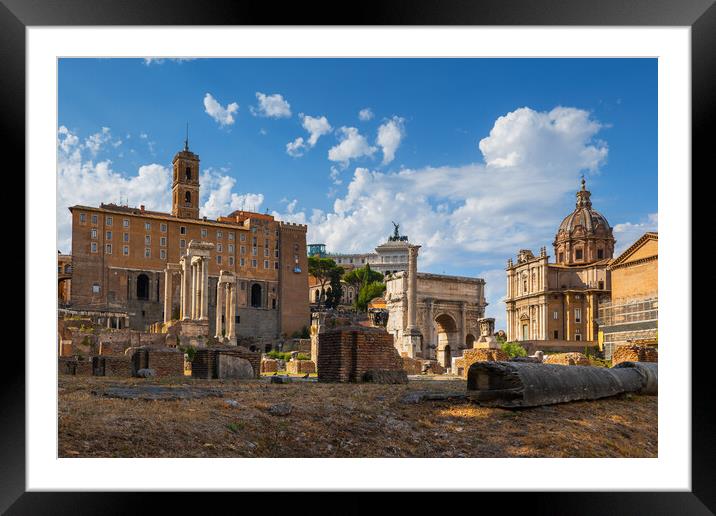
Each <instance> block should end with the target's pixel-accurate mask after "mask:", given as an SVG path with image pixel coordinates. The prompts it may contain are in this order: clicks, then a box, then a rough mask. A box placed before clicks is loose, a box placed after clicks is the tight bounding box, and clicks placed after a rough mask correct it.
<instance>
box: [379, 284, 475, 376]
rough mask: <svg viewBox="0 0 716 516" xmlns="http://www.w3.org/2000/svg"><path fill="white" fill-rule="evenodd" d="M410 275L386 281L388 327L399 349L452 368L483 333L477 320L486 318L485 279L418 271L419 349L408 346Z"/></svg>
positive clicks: (416, 296) (417, 320)
mask: <svg viewBox="0 0 716 516" xmlns="http://www.w3.org/2000/svg"><path fill="white" fill-rule="evenodd" d="M408 276H409V274H408V273H407V272H398V273H396V274H394V275H393V276H392V277H391V278H390V279H387V280H386V291H385V295H384V297H385V300H386V307H387V310H388V322H387V325H386V330H387V331H388V332H389V333H391V334H392V335H393V337H394V343H395V346H396V348H397V349H398V352H400V353H401V354H405V355H407V356H410V357H413V356H419V357H421V358H424V359H433V360H437V361H438V362H439V363H440V365H441V366H443V367H450V365H451V363H452V358H453V357H459V356H461V355H462V351H463V350H464V349H468V348H472V347H473V345H474V342H475V340H476V339H477V338H478V337H479V336H480V328H479V323H478V320H479V319H482V318H483V317H485V308H486V307H487V302H486V301H485V280H483V279H481V278H468V277H463V276H446V275H442V274H428V273H417V274H416V286H415V298H416V301H417V303H416V307H415V311H416V313H415V319H416V323H415V324H416V326H417V329H418V331H419V336H420V339H419V342H420V344H419V348H418V349H416V350H415V351H414V353H413V350H410V349H407V347H406V342H407V341H408V339H406V333H407V331H408V326H409V320H408V319H409V306H408V305H409V296H408V289H409V281H408Z"/></svg>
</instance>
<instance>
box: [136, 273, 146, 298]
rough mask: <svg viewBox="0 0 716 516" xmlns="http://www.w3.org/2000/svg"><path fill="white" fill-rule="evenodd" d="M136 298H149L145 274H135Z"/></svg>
mask: <svg viewBox="0 0 716 516" xmlns="http://www.w3.org/2000/svg"><path fill="white" fill-rule="evenodd" d="M137 299H149V278H148V277H147V275H146V274H140V275H139V276H137Z"/></svg>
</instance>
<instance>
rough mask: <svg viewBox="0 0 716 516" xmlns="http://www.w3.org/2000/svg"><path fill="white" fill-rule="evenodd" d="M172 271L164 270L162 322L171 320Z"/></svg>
mask: <svg viewBox="0 0 716 516" xmlns="http://www.w3.org/2000/svg"><path fill="white" fill-rule="evenodd" d="M173 275H174V271H172V270H169V269H164V322H169V321H171V320H172V276H173Z"/></svg>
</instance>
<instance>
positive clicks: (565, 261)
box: [505, 179, 615, 347]
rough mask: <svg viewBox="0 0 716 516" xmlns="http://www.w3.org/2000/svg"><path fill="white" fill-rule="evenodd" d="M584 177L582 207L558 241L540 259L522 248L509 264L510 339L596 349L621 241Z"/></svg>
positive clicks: (579, 198)
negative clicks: (612, 266) (596, 206)
mask: <svg viewBox="0 0 716 516" xmlns="http://www.w3.org/2000/svg"><path fill="white" fill-rule="evenodd" d="M590 197H591V193H590V192H589V191H588V190H587V189H586V184H585V181H584V179H582V187H581V189H580V190H579V191H578V192H577V202H576V207H575V209H574V211H573V212H572V213H570V214H569V215H567V217H565V218H564V220H563V221H562V223H561V224H560V226H559V229H558V230H557V233H556V235H555V239H554V241H553V243H552V246H553V249H554V256H555V261H554V262H550V257H549V256H548V254H547V249H546V247H542V248H541V249H540V250H539V253H538V255H536V256H535V255H534V254H533V252H532V251H531V250H529V249H522V250H520V252H519V253H518V255H517V260H516V261H515V262H513V260H512V259H509V260H508V261H507V269H506V270H507V294H506V296H505V305H506V310H507V328H506V330H507V340H508V341H520V342H525V343H527V342H535V341H536V342H539V343H540V345H541V346H542V347H550V346H554V347H562V346H570V345H572V346H576V345H579V346H585V345H586V346H595V345H596V344H597V340H598V328H597V318H598V314H599V306H600V304H601V303H604V302H607V301H609V299H610V294H611V275H610V270H609V268H608V266H609V262H610V260H611V258H612V257H613V255H614V244H615V239H614V236H613V234H612V228H611V226H610V225H609V222H608V221H607V219H606V218H605V217H604V216H603V215H602V214H600V213H599V212H597V211H596V210H595V209H593V208H592V202H591V200H590Z"/></svg>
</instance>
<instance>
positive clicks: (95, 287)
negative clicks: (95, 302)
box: [92, 283, 99, 294]
mask: <svg viewBox="0 0 716 516" xmlns="http://www.w3.org/2000/svg"><path fill="white" fill-rule="evenodd" d="M92 293H93V294H99V283H94V284H93V285H92Z"/></svg>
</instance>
